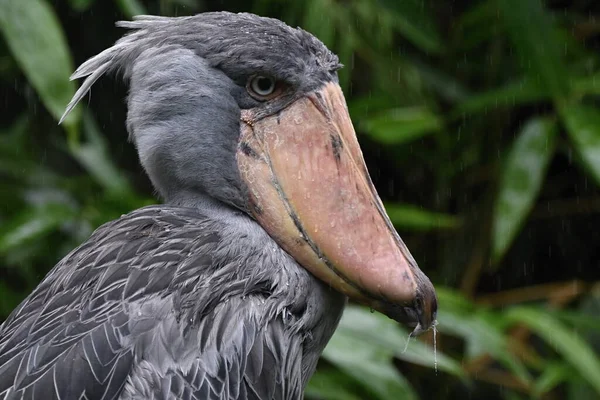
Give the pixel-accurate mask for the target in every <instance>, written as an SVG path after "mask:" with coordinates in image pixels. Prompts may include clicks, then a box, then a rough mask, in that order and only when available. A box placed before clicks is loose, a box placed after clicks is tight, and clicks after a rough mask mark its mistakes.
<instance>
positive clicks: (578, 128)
mask: <svg viewBox="0 0 600 400" xmlns="http://www.w3.org/2000/svg"><path fill="white" fill-rule="evenodd" d="M561 111H562V113H561V114H562V117H563V119H564V122H565V125H566V127H567V132H568V133H569V137H570V138H571V142H572V143H573V147H575V150H576V151H577V153H578V154H579V156H580V157H581V161H582V163H583V166H584V167H585V169H586V170H587V171H588V172H589V174H590V175H591V176H592V177H593V178H594V179H595V181H596V183H597V184H598V185H600V110H599V109H598V108H594V107H591V106H586V105H580V104H576V105H571V106H567V107H565V108H563V109H562V110H561Z"/></svg>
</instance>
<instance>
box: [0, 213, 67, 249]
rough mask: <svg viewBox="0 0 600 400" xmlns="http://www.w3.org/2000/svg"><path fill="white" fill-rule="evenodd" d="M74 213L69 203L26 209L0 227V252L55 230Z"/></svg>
mask: <svg viewBox="0 0 600 400" xmlns="http://www.w3.org/2000/svg"><path fill="white" fill-rule="evenodd" d="M74 215H75V210H74V209H73V207H71V206H69V205H67V204H49V205H47V206H45V207H40V208H27V209H25V210H24V211H22V212H21V213H20V214H19V215H18V216H16V217H15V218H13V219H11V220H10V223H8V224H6V225H3V226H2V228H1V229H0V253H5V252H7V251H8V250H11V249H13V248H15V247H18V246H22V245H24V244H26V243H27V242H29V241H31V240H34V239H36V238H39V237H41V236H43V235H45V234H47V233H48V232H51V231H53V230H54V229H56V228H57V227H59V226H61V225H62V224H64V223H65V221H66V220H67V219H68V218H71V217H73V216H74Z"/></svg>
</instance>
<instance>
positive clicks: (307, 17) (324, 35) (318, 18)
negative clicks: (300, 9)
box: [302, 0, 337, 48]
mask: <svg viewBox="0 0 600 400" xmlns="http://www.w3.org/2000/svg"><path fill="white" fill-rule="evenodd" d="M306 3H307V4H306V6H305V7H304V10H305V13H304V18H303V24H302V25H303V27H302V28H303V29H305V30H307V31H308V32H310V33H312V34H313V35H315V36H316V37H318V38H319V39H320V40H321V41H322V42H323V43H324V44H325V45H326V46H328V47H329V48H332V46H333V44H334V37H335V30H336V28H337V26H336V23H335V18H332V15H331V14H332V13H335V12H336V11H337V10H336V8H337V4H336V3H335V2H334V1H331V0H306Z"/></svg>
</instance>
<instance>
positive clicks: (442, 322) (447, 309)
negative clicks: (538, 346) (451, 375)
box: [436, 287, 531, 385]
mask: <svg viewBox="0 0 600 400" xmlns="http://www.w3.org/2000/svg"><path fill="white" fill-rule="evenodd" d="M436 292H437V294H438V300H439V304H440V308H439V310H438V325H437V328H438V330H439V331H440V332H443V333H444V334H447V335H451V336H457V337H460V338H463V339H464V340H465V343H466V351H465V353H466V358H467V359H474V358H476V357H479V356H481V355H484V354H489V355H491V356H492V357H493V358H495V359H496V360H498V361H499V362H500V363H501V364H503V365H504V366H505V367H506V368H508V370H509V371H511V372H512V373H514V374H515V376H517V377H518V378H519V379H520V380H521V381H522V382H523V383H525V384H527V385H528V384H529V383H530V382H531V375H530V374H529V372H528V371H527V369H526V368H525V366H524V365H523V363H522V362H521V361H519V360H518V359H517V358H516V357H515V356H514V355H513V354H512V353H511V352H510V350H509V345H508V341H507V337H506V335H505V334H504V331H503V325H504V318H503V316H502V314H500V313H491V312H487V311H485V310H481V309H478V308H477V307H475V305H474V304H472V303H471V302H470V301H468V300H467V299H465V298H464V296H462V295H460V294H458V293H457V292H456V291H454V290H449V289H444V288H443V287H436Z"/></svg>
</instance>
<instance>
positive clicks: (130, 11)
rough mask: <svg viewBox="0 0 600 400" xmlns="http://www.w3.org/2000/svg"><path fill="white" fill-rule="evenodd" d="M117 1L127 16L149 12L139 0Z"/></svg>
mask: <svg viewBox="0 0 600 400" xmlns="http://www.w3.org/2000/svg"><path fill="white" fill-rule="evenodd" d="M115 2H116V3H117V6H119V8H120V9H121V12H122V13H123V14H125V16H126V17H127V18H132V17H135V16H136V15H144V14H147V12H146V8H145V7H144V5H143V4H142V3H141V2H140V1H139V0H115Z"/></svg>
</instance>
